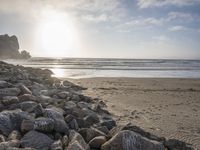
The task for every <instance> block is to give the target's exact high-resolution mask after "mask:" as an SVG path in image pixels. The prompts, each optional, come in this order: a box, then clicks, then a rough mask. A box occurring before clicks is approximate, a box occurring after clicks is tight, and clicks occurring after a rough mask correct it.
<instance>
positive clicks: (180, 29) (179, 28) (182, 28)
mask: <svg viewBox="0 0 200 150" xmlns="http://www.w3.org/2000/svg"><path fill="white" fill-rule="evenodd" d="M185 30H187V28H186V27H184V26H173V27H170V28H169V31H185Z"/></svg>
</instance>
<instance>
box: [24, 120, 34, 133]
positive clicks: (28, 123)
mask: <svg viewBox="0 0 200 150" xmlns="http://www.w3.org/2000/svg"><path fill="white" fill-rule="evenodd" d="M33 128H34V122H33V120H23V121H22V123H21V131H22V132H28V131H31V130H33Z"/></svg>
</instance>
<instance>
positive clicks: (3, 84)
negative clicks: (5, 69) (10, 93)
mask: <svg viewBox="0 0 200 150" xmlns="http://www.w3.org/2000/svg"><path fill="white" fill-rule="evenodd" d="M11 85H12V84H11V83H8V82H6V81H3V80H0V88H8V87H10V86H11Z"/></svg>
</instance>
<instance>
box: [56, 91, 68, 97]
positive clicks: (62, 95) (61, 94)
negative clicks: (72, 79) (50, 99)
mask: <svg viewBox="0 0 200 150" xmlns="http://www.w3.org/2000/svg"><path fill="white" fill-rule="evenodd" d="M57 96H58V97H59V98H62V99H65V98H67V97H68V96H70V93H69V92H67V91H62V92H59V93H57Z"/></svg>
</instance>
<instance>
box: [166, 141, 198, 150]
mask: <svg viewBox="0 0 200 150" xmlns="http://www.w3.org/2000/svg"><path fill="white" fill-rule="evenodd" d="M164 145H165V147H167V148H168V149H169V150H194V149H193V148H192V147H191V145H189V144H187V143H185V142H182V141H179V140H176V139H169V140H166V141H165V142H164Z"/></svg>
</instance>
